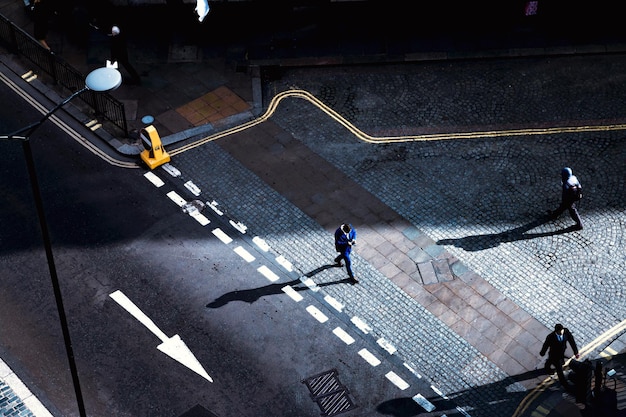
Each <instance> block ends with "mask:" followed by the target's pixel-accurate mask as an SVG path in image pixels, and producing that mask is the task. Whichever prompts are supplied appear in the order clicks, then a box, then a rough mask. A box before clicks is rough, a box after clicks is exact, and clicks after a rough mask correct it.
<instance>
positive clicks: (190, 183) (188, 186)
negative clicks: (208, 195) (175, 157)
mask: <svg viewBox="0 0 626 417" xmlns="http://www.w3.org/2000/svg"><path fill="white" fill-rule="evenodd" d="M184 186H185V188H186V189H188V190H189V191H190V192H191V193H192V194H193V195H195V196H196V197H197V196H199V195H200V194H201V191H200V188H198V186H197V185H196V184H194V183H193V181H191V180H190V181H187V182H186V183H185V184H184Z"/></svg>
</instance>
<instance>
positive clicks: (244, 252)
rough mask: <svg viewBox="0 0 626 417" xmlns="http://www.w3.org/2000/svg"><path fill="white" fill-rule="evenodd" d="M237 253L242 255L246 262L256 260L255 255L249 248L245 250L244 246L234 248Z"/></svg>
mask: <svg viewBox="0 0 626 417" xmlns="http://www.w3.org/2000/svg"><path fill="white" fill-rule="evenodd" d="M234 251H235V253H236V254H237V255H239V256H241V257H242V258H243V260H244V261H246V262H252V261H254V259H255V258H254V256H252V254H251V253H250V252H248V251H247V250H245V249H244V248H242V247H241V246H237V247H236V248H235V249H234Z"/></svg>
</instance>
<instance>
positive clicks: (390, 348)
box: [376, 337, 397, 355]
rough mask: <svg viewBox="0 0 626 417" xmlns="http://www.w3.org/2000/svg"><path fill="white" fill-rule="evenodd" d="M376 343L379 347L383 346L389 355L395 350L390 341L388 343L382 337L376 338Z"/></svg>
mask: <svg viewBox="0 0 626 417" xmlns="http://www.w3.org/2000/svg"><path fill="white" fill-rule="evenodd" d="M376 343H378V346H380V347H381V348H383V349H385V350H386V351H387V352H389V354H390V355H393V354H394V353H396V351H397V349H396V348H395V347H394V346H393V345H392V344H391V343H389V342H388V341H386V340H385V339H383V338H382V337H381V338H380V339H378V340H377V341H376Z"/></svg>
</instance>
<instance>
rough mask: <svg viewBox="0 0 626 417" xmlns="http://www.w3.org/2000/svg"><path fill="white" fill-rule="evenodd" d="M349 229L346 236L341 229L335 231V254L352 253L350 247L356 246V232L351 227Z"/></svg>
mask: <svg viewBox="0 0 626 417" xmlns="http://www.w3.org/2000/svg"><path fill="white" fill-rule="evenodd" d="M350 228H351V229H352V230H350V233H348V234H346V233H344V232H343V230H341V227H338V228H337V230H335V249H336V250H337V252H341V253H350V251H352V245H354V244H356V230H355V229H354V227H352V225H351V226H350Z"/></svg>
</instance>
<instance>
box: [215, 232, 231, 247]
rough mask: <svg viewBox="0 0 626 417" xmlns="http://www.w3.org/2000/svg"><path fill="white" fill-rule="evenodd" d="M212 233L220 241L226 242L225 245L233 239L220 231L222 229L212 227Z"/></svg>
mask: <svg viewBox="0 0 626 417" xmlns="http://www.w3.org/2000/svg"><path fill="white" fill-rule="evenodd" d="M213 234H214V235H215V237H217V238H218V239H219V240H221V241H222V243H226V244H227V245H228V244H229V243H230V242H232V241H233V240H232V239H231V238H230V236H228V235H227V234H226V233H224V232H223V231H222V229H220V228H217V229H213Z"/></svg>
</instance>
